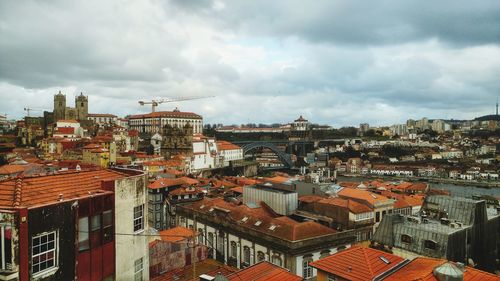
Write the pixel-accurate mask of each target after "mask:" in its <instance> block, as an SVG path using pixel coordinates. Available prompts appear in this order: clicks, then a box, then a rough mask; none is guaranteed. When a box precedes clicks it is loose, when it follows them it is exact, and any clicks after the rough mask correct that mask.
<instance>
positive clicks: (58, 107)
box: [53, 91, 89, 122]
mask: <svg viewBox="0 0 500 281" xmlns="http://www.w3.org/2000/svg"><path fill="white" fill-rule="evenodd" d="M53 113H54V122H57V121H59V120H79V121H83V120H87V117H88V114H89V101H88V97H87V96H84V95H83V93H80V95H79V96H76V97H75V107H67V106H66V95H63V94H62V93H61V91H59V93H58V94H57V95H55V96H54V112H53Z"/></svg>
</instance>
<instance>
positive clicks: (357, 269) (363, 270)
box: [310, 246, 404, 281]
mask: <svg viewBox="0 0 500 281" xmlns="http://www.w3.org/2000/svg"><path fill="white" fill-rule="evenodd" d="M382 257H383V258H385V259H386V260H387V261H388V263H386V262H384V261H383V260H382ZM402 261H404V259H403V258H401V257H398V256H396V255H392V254H389V253H386V252H383V251H380V250H375V249H372V248H365V247H359V246H354V247H351V248H349V249H346V250H343V251H340V252H338V253H336V254H334V255H331V256H329V257H326V258H323V259H320V260H318V261H315V262H312V263H310V265H311V266H312V267H315V268H317V269H318V270H322V271H325V272H327V273H331V274H333V275H336V276H339V277H341V278H345V279H347V280H352V281H371V280H373V278H374V277H376V276H378V275H380V274H381V273H383V272H386V271H387V270H389V269H391V268H393V267H395V266H397V265H398V264H399V263H401V262H402Z"/></svg>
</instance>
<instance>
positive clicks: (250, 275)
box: [227, 261, 302, 281]
mask: <svg viewBox="0 0 500 281" xmlns="http://www.w3.org/2000/svg"><path fill="white" fill-rule="evenodd" d="M227 279H229V281H237V280H238V281H240V280H252V281H301V280H302V277H300V276H297V275H295V274H293V273H291V272H290V271H289V270H287V269H285V268H283V267H280V266H277V265H274V264H272V263H270V262H267V261H261V262H259V263H256V264H254V265H252V266H250V267H247V268H245V269H242V270H240V271H237V272H235V273H233V274H229V275H228V276H227Z"/></svg>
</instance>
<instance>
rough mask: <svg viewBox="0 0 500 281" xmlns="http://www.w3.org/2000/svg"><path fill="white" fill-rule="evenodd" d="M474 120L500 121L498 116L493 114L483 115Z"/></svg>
mask: <svg viewBox="0 0 500 281" xmlns="http://www.w3.org/2000/svg"><path fill="white" fill-rule="evenodd" d="M474 120H476V121H489V120H495V121H500V115H495V114H491V115H485V116H481V117H477V118H476V119H474Z"/></svg>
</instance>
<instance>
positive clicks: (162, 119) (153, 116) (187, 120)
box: [128, 110, 203, 134]
mask: <svg viewBox="0 0 500 281" xmlns="http://www.w3.org/2000/svg"><path fill="white" fill-rule="evenodd" d="M128 120H129V128H130V129H133V130H137V131H139V133H147V134H152V133H157V132H161V131H162V128H164V127H165V126H166V125H170V126H172V127H177V128H179V129H182V128H184V126H185V125H186V124H189V125H191V126H192V128H193V133H194V134H201V133H202V132H203V118H202V117H201V116H200V115H198V114H195V113H192V112H181V111H179V110H174V111H158V112H152V113H148V114H139V115H132V116H129V117H128Z"/></svg>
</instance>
